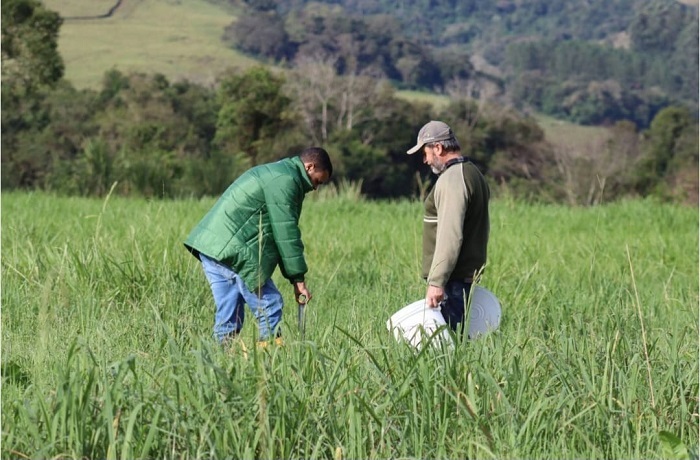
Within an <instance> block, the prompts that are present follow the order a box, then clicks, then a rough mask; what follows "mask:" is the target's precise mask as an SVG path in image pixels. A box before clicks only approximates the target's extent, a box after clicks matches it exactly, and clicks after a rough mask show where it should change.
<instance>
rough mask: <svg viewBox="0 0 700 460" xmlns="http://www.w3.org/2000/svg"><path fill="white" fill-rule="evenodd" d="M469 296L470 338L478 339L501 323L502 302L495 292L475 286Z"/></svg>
mask: <svg viewBox="0 0 700 460" xmlns="http://www.w3.org/2000/svg"><path fill="white" fill-rule="evenodd" d="M469 297H470V298H469V304H470V306H469V338H470V339H476V338H478V337H479V336H481V335H484V334H488V333H489V332H491V331H495V330H496V329H498V326H499V325H500V324H501V303H500V302H499V301H498V298H496V296H495V295H494V294H493V292H491V291H489V290H488V289H486V288H485V287H481V286H474V287H473V288H472V293H471V295H470V296H469Z"/></svg>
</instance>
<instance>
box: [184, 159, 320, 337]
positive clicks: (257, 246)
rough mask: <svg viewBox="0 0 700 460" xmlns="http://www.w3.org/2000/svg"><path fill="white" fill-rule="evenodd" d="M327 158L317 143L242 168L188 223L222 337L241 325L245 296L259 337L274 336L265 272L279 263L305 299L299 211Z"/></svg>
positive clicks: (273, 294) (274, 302)
mask: <svg viewBox="0 0 700 460" xmlns="http://www.w3.org/2000/svg"><path fill="white" fill-rule="evenodd" d="M332 174H333V166H332V164H331V160H330V158H329V156H328V153H327V152H326V151H325V150H324V149H322V148H319V147H310V148H307V149H305V150H304V151H303V152H301V154H300V155H299V156H296V157H292V158H286V159H284V160H280V161H277V162H275V163H268V164H263V165H259V166H255V167H253V168H251V169H250V170H248V171H246V172H245V173H243V174H242V175H241V176H240V177H239V178H238V179H236V180H235V181H234V182H233V183H232V184H231V185H230V186H229V187H228V189H227V190H226V191H225V192H224V193H223V195H221V197H220V198H219V200H218V201H217V202H216V203H215V204H214V206H213V207H212V208H211V210H209V212H208V213H207V214H206V215H205V216H204V218H203V219H202V220H201V221H200V222H199V224H197V226H196V227H195V228H194V230H192V232H191V233H190V235H189V236H188V237H187V240H186V241H185V247H186V248H187V249H188V250H189V251H190V252H191V253H192V254H193V255H194V256H195V257H197V258H198V259H199V260H200V261H201V263H202V266H203V268H204V274H205V276H206V277H207V280H208V281H209V285H210V287H211V290H212V294H213V295H214V303H215V304H216V314H215V320H214V336H215V338H217V339H218V340H219V341H220V342H224V341H225V340H227V339H230V338H233V337H234V336H236V335H237V334H238V333H239V332H240V331H241V328H242V327H243V320H244V316H245V315H244V313H245V312H244V308H243V306H244V304H248V306H249V307H250V309H251V310H252V313H253V315H254V316H255V318H256V320H257V323H258V328H259V340H260V341H261V342H266V341H267V340H268V339H269V338H270V337H273V336H276V337H279V336H280V330H279V328H278V326H279V324H280V322H281V320H282V307H283V302H282V294H280V292H279V290H278V289H277V287H276V286H275V284H274V282H273V281H272V279H271V276H272V273H273V272H274V271H275V268H276V267H277V266H279V267H280V271H281V273H282V276H284V277H285V278H287V279H288V280H289V281H290V282H291V283H292V285H293V286H294V295H295V298H296V300H297V302H299V303H306V302H308V301H310V300H311V293H310V292H309V290H308V289H307V287H306V283H305V281H304V275H305V274H306V272H307V266H306V260H305V259H304V244H303V242H302V240H301V231H300V229H299V216H300V215H301V207H302V202H303V201H304V197H305V195H306V193H308V192H310V191H311V190H316V189H317V188H318V186H319V185H321V184H324V183H326V182H328V180H329V179H330V177H331V175H332Z"/></svg>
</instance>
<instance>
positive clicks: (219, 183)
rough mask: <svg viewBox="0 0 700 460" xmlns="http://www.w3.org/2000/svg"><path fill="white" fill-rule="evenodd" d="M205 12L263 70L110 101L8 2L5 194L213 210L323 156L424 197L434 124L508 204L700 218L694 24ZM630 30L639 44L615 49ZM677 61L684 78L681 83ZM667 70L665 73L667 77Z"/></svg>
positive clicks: (362, 178)
mask: <svg viewBox="0 0 700 460" xmlns="http://www.w3.org/2000/svg"><path fill="white" fill-rule="evenodd" d="M211 1H216V2H217V3H222V4H226V5H228V6H230V7H231V8H232V9H235V10H236V11H237V15H238V18H239V19H238V20H236V21H233V22H232V23H231V25H230V26H229V27H227V28H226V30H223V31H222V39H223V40H226V41H227V43H230V44H231V46H236V47H237V48H239V49H242V50H245V51H246V52H248V53H250V54H253V55H255V56H257V57H258V58H259V59H260V61H261V65H260V66H258V67H254V68H251V69H248V70H245V71H243V70H239V71H230V72H228V73H226V74H224V75H221V76H220V77H219V80H218V82H217V84H216V85H215V86H214V87H210V86H203V85H199V84H196V83H194V82H189V81H186V80H185V81H178V82H171V81H168V79H167V78H166V77H164V76H163V75H159V74H147V73H131V74H124V73H122V72H119V71H116V70H112V71H109V72H107V73H106V74H105V75H104V78H103V81H102V84H101V87H100V88H98V89H82V90H78V89H76V88H75V87H73V85H72V84H71V83H70V82H69V81H67V80H65V79H64V78H63V72H64V65H63V61H62V58H61V56H60V54H59V52H58V48H57V36H58V33H59V31H60V27H61V24H62V19H61V17H60V16H59V15H58V14H57V13H55V12H53V11H50V10H48V9H46V8H44V7H43V6H42V4H41V3H40V2H38V1H37V0H7V1H5V2H4V3H3V8H2V187H3V189H5V190H7V189H15V188H24V189H45V190H52V191H56V192H59V193H69V194H80V195H98V196H99V195H105V194H107V193H110V192H114V193H119V194H123V195H140V196H149V197H164V198H168V197H181V196H202V195H218V194H219V193H221V191H222V190H223V189H224V188H225V187H226V186H227V185H228V184H229V183H230V182H231V181H232V180H233V179H235V177H237V175H238V174H240V173H241V172H242V171H244V170H245V169H246V168H248V167H250V166H252V165H255V164H260V163H262V162H266V161H272V160H275V159H278V158H282V157H285V156H289V155H293V154H295V153H298V152H299V151H300V149H302V148H303V147H305V146H308V145H312V144H313V145H322V146H324V147H325V148H326V149H327V150H328V151H329V152H330V153H331V156H332V157H333V162H334V165H335V171H336V173H335V177H334V180H335V182H336V184H342V183H347V182H352V183H356V184H361V187H362V192H363V193H364V194H365V195H366V196H368V197H372V198H396V197H407V196H419V195H421V194H422V193H424V192H425V189H426V187H427V186H429V181H430V180H431V175H430V174H429V171H428V170H427V169H425V167H424V166H423V165H421V164H420V158H415V157H409V156H407V155H406V154H405V151H406V148H407V146H410V145H412V144H413V142H414V141H415V136H416V133H417V131H418V129H419V128H420V126H421V125H422V124H423V123H425V121H426V120H429V119H431V118H433V119H435V118H438V119H443V120H445V121H447V122H448V123H450V125H451V126H452V127H453V128H454V129H455V131H456V133H457V135H458V138H459V139H460V142H461V143H462V147H463V151H464V153H465V154H467V155H469V156H470V157H471V158H473V159H474V161H475V162H477V164H479V165H480V167H481V168H482V169H483V170H484V172H486V174H487V177H488V178H489V180H490V181H491V183H492V184H493V185H494V190H495V192H496V193H509V194H512V195H514V196H518V197H521V198H526V199H531V200H539V201H547V202H566V203H570V204H576V205H579V204H580V205H590V204H595V203H600V202H605V201H610V200H615V199H619V198H623V197H628V196H647V195H654V196H657V197H660V198H662V199H668V200H673V201H680V202H697V196H698V190H697V182H698V174H697V172H698V122H697V79H698V74H697V11H696V10H694V9H692V8H689V7H686V6H683V5H680V4H676V3H673V2H654V1H639V2H623V1H611V2H602V1H601V2H598V1H592V0H591V1H588V2H569V1H562V2H559V3H557V5H556V6H555V5H547V4H546V2H544V1H542V2H538V1H530V2H525V1H522V2H515V1H513V2H509V1H499V2H485V1H472V2H469V1H464V2H453V1H431V2H396V1H393V2H380V1H369V0H366V1H343V2H314V3H309V2H302V1H290V2H275V1H272V0H269V1H268V0H251V1H248V2H240V1H236V2H225V1H224V0H211ZM579 3H583V5H584V6H585V8H584V9H583V10H581V9H580V8H581V7H580V5H579ZM577 5H579V6H577ZM586 5H587V6H586ZM584 10H585V11H584ZM389 11H393V14H388V12H389ZM582 11H583V12H582ZM660 12H661V13H663V14H661V13H660ZM574 13H576V14H575V15H574ZM584 13H585V14H584ZM652 13H653V14H652ZM572 17H576V18H577V20H576V21H573V20H571V18H572ZM241 18H244V19H241ZM567 18H569V19H567ZM660 18H665V19H663V20H662V19H660ZM691 20H692V21H691ZM664 21H666V22H664ZM669 21H670V22H669ZM691 22H692V23H694V26H693V25H691V24H690V23H691ZM587 26H590V27H587ZM594 26H595V27H594ZM648 27H652V28H653V27H656V28H657V30H656V32H654V33H652V34H649V33H647V31H648V30H649V29H648ZM671 29H672V30H671ZM619 34H624V35H626V36H628V37H630V40H629V44H628V46H626V47H615V46H612V45H610V44H606V43H607V41H609V40H612V37H614V36H618V35H619ZM693 34H694V35H693ZM693 36H694V37H695V42H693V40H692V39H690V38H692V37H693ZM689 37H690V38H689ZM671 43H672V44H673V45H672V46H671V45H670V44H671ZM680 45H684V46H685V48H684V49H678V46H680ZM693 46H695V48H694V50H695V51H692V50H693V48H692V47H693ZM676 53H680V54H676ZM687 53H691V54H692V53H694V55H693V56H687ZM681 55H682V56H685V58H686V59H689V60H690V63H688V62H686V61H683V64H682V65H684V66H686V67H682V65H680V64H679V66H678V67H675V64H674V63H676V62H677V61H679V60H682V59H681V58H680V56H681ZM486 57H488V59H486ZM693 58H694V60H695V61H694V62H695V67H694V70H693V71H692V72H691V71H690V70H688V69H690V68H691V67H692V65H691V64H692V59H693ZM657 59H658V61H657ZM265 62H275V63H277V64H279V66H278V67H280V68H282V69H283V70H282V71H273V70H271V69H270V68H268V67H266V66H265V65H264V63H265ZM662 62H665V63H666V67H665V68H666V72H661V71H660V70H659V69H658V68H656V67H655V66H656V65H661V64H660V63H662ZM657 63H658V64H657ZM676 73H677V74H676ZM665 78H667V79H668V81H666V80H664V79H665ZM693 82H694V83H693ZM691 84H692V85H695V90H694V91H693V92H691V91H689V90H688V85H691ZM397 88H422V89H430V90H431V91H435V92H443V93H445V94H448V95H449V101H450V102H449V105H448V106H446V107H444V108H440V109H436V108H434V107H432V106H431V105H429V104H427V103H419V102H409V101H407V100H405V99H402V98H399V97H397V94H396V89H397ZM691 93H692V94H691ZM528 110H537V111H544V112H547V113H551V114H554V115H557V116H559V117H561V118H569V119H572V120H575V121H577V122H580V123H596V124H605V126H606V127H607V128H606V129H607V130H608V135H607V136H605V137H604V138H602V139H601V141H600V142H599V143H598V144H597V145H595V146H593V147H592V148H591V149H586V150H585V151H580V150H575V149H574V148H573V147H572V148H570V149H562V148H561V146H559V147H555V146H553V145H551V144H550V143H549V142H547V141H546V139H545V136H544V133H543V130H542V128H541V127H540V126H539V125H538V124H537V122H536V121H535V119H534V118H533V117H532V116H529V115H528Z"/></svg>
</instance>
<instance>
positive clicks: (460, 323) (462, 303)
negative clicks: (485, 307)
mask: <svg viewBox="0 0 700 460" xmlns="http://www.w3.org/2000/svg"><path fill="white" fill-rule="evenodd" d="M471 288H472V283H468V282H465V281H459V280H452V281H448V282H447V284H446V285H445V300H444V301H443V304H442V308H441V311H442V316H443V317H444V318H445V321H446V322H447V325H448V326H450V328H451V329H452V330H453V331H455V332H458V333H460V334H463V333H464V328H465V326H467V325H468V324H467V318H465V311H466V307H467V302H468V301H469V291H470V290H471Z"/></svg>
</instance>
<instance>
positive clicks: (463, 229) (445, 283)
mask: <svg viewBox="0 0 700 460" xmlns="http://www.w3.org/2000/svg"><path fill="white" fill-rule="evenodd" d="M416 152H421V153H422V154H423V162H424V163H425V164H427V165H429V166H430V167H431V169H432V171H433V173H434V174H437V175H438V179H437V181H436V183H435V186H434V187H433V188H432V189H431V191H430V193H429V194H428V196H427V198H426V199H425V203H424V204H425V214H424V216H423V278H425V279H426V280H427V283H428V288H427V293H426V295H425V301H426V305H427V306H428V307H430V308H441V312H442V315H443V316H444V318H445V321H446V322H447V324H448V325H449V326H450V327H451V328H452V329H453V330H455V331H457V330H459V331H460V332H463V331H464V328H465V326H467V325H466V324H465V322H466V321H465V320H466V318H465V305H466V304H467V300H468V298H469V291H470V289H471V285H472V283H473V281H474V277H475V276H477V275H478V274H479V273H480V272H481V270H482V269H483V267H484V265H485V264H486V248H487V245H488V240H489V195H490V193H489V187H488V184H487V183H486V179H485V178H484V176H483V175H482V174H481V172H480V171H479V169H478V168H477V167H476V165H474V163H472V162H471V161H469V160H468V159H467V158H466V157H463V156H462V155H461V149H460V146H459V142H458V141H457V138H456V137H455V135H454V133H453V132H452V129H451V128H450V127H449V126H448V125H446V124H445V123H443V122H441V121H431V122H429V123H427V124H426V125H425V126H423V128H421V130H420V132H419V133H418V140H417V143H416V145H415V146H414V147H413V148H411V149H410V150H408V152H407V153H408V154H409V155H410V154H414V153H416ZM458 327H459V329H458Z"/></svg>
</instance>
